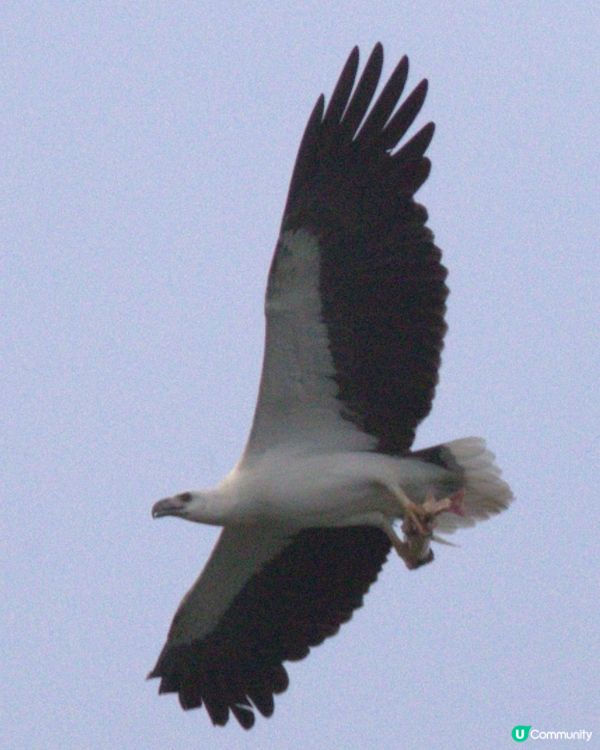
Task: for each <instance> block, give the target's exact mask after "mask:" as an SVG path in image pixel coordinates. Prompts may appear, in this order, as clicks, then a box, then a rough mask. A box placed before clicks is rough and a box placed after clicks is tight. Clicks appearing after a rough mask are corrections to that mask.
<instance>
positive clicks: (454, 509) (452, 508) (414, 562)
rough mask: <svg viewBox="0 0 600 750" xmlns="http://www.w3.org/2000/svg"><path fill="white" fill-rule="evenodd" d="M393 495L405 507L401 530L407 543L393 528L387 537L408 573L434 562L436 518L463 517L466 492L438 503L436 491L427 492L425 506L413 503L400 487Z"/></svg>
mask: <svg viewBox="0 0 600 750" xmlns="http://www.w3.org/2000/svg"><path fill="white" fill-rule="evenodd" d="M394 494H395V495H396V497H397V498H398V500H399V501H400V505H401V506H402V515H403V517H404V520H403V522H402V531H403V532H404V539H405V541H402V540H401V539H400V538H399V537H398V536H397V534H396V533H395V532H394V530H393V529H391V532H392V533H391V534H390V533H389V532H388V536H389V538H390V541H391V542H392V544H393V545H394V549H395V550H396V552H397V553H398V554H399V555H400V557H401V558H402V559H403V560H404V562H405V564H406V567H407V568H408V569H409V570H414V569H415V568H418V567H420V566H421V565H425V564H426V563H428V562H431V561H432V560H433V552H432V550H431V549H430V543H431V539H432V537H433V527H434V519H435V517H436V516H438V515H439V514H440V513H456V514H457V515H459V516H464V514H465V511H464V508H463V500H464V497H465V491H464V490H463V489H461V490H458V491H457V492H454V493H452V494H451V495H449V496H448V497H445V498H442V499H441V500H437V499H436V497H435V495H434V494H433V492H428V493H427V496H426V497H425V500H424V502H423V504H422V505H419V504H418V503H414V502H413V501H412V500H410V498H408V497H407V495H406V494H405V493H404V491H403V490H401V489H400V488H396V490H395V493H394ZM390 528H391V524H390ZM392 534H393V536H392Z"/></svg>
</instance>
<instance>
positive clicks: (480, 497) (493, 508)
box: [435, 437, 513, 533]
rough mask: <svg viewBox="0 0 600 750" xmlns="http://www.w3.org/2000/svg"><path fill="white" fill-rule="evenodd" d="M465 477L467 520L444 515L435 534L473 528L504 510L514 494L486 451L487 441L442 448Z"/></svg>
mask: <svg viewBox="0 0 600 750" xmlns="http://www.w3.org/2000/svg"><path fill="white" fill-rule="evenodd" d="M440 447H443V448H445V449H446V450H447V451H449V453H450V454H451V457H452V461H450V462H449V463H454V462H455V463H456V464H458V466H456V470H457V471H460V473H461V474H462V483H463V488H464V490H465V498H464V504H463V507H464V511H465V515H464V516H458V515H456V514H455V513H442V514H441V515H440V516H438V518H437V519H436V525H435V529H436V531H442V532H445V533H448V532H452V531H455V530H456V529H459V528H464V527H465V526H474V525H475V524H476V523H477V521H483V520H485V519H486V518H489V517H490V516H493V515H496V514H497V513H500V512H501V511H503V510H505V509H506V508H507V507H508V505H509V503H510V502H511V500H512V499H513V494H512V492H511V490H510V487H509V486H508V484H507V483H506V482H505V481H503V480H502V479H501V478H500V474H501V472H500V469H499V468H498V467H497V466H496V464H495V463H494V458H495V456H494V454H493V453H492V452H491V451H489V450H488V449H487V447H486V444H485V440H483V438H478V437H468V438H461V439H460V440H451V441H450V442H449V443H444V444H443V446H440Z"/></svg>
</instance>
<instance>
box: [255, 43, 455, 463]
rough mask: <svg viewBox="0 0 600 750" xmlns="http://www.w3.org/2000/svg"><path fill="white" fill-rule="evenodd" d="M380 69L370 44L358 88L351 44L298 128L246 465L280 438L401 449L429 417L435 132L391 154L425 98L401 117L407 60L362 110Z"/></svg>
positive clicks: (417, 92) (437, 311) (439, 297)
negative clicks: (327, 93)
mask: <svg viewBox="0 0 600 750" xmlns="http://www.w3.org/2000/svg"><path fill="white" fill-rule="evenodd" d="M382 64H383V50H382V47H381V45H380V44H378V45H376V46H375V48H374V50H373V52H372V54H371V56H370V58H369V60H368V62H367V64H366V66H365V69H364V71H363V73H362V75H361V77H360V79H359V81H358V83H357V84H356V86H355V85H354V83H355V78H356V73H357V69H358V49H357V48H355V49H354V50H353V51H352V53H351V55H350V57H349V58H348V61H347V63H346V65H345V67H344V70H343V71H342V74H341V76H340V79H339V81H338V83H337V86H336V88H335V90H334V92H333V95H332V97H331V100H330V102H329V104H328V106H327V109H325V107H324V98H323V97H322V96H321V97H320V98H319V99H318V101H317V104H316V106H315V108H314V110H313V113H312V115H311V117H310V119H309V122H308V125H307V127H306V131H305V133H304V137H303V139H302V143H301V145H300V150H299V153H298V157H297V160H296V165H295V168H294V172H293V176H292V181H291V186H290V191H289V195H288V200H287V204H286V208H285V212H284V216H283V222H282V227H281V234H280V237H279V241H278V245H277V249H276V252H275V256H274V258H273V262H272V266H271V270H270V274H269V282H268V288H267V295H266V316H267V330H266V344H265V354H264V362H263V372H262V380H261V385H260V393H259V398H258V403H257V408H256V413H255V417H254V423H253V426H252V431H251V434H250V438H249V441H248V445H247V448H246V453H245V456H244V458H245V460H246V461H248V462H250V461H251V460H252V457H253V455H256V454H257V453H261V452H262V451H264V450H266V449H268V448H269V447H271V446H273V445H276V444H282V443H294V444H298V443H310V444H311V445H313V447H314V446H315V445H316V446H318V447H319V449H325V450H328V449H329V450H336V449H342V450H352V449H358V450H360V449H368V448H376V449H377V450H379V451H382V452H386V453H394V454H396V453H403V452H405V451H407V450H408V449H409V448H410V446H411V444H412V441H413V439H414V434H415V428H416V426H417V424H418V423H419V422H420V421H421V420H422V419H423V418H424V417H425V416H426V415H427V413H428V412H429V410H430V408H431V402H432V399H433V395H434V389H435V385H436V383H437V378H438V368H439V364H440V352H441V349H442V341H443V336H444V333H445V323H444V312H445V301H446V297H447V294H448V289H447V287H446V285H445V278H446V269H445V268H444V267H443V266H442V264H441V262H440V256H441V253H440V251H439V250H438V248H436V247H435V245H434V244H433V235H432V233H431V232H430V231H429V229H427V228H426V226H425V222H426V220H427V213H426V211H425V209H424V208H423V207H422V206H420V205H419V204H417V203H415V201H414V197H413V196H414V194H415V193H416V191H417V190H418V189H419V188H420V187H421V185H422V184H423V183H424V182H425V180H426V178H427V175H428V174H429V169H430V162H429V160H428V159H427V158H426V157H425V156H424V153H425V150H426V149H427V146H428V145H429V142H430V140H431V138H432V135H433V131H434V126H433V124H432V123H429V124H428V125H425V127H423V128H422V129H421V130H420V131H419V132H418V133H417V134H416V135H415V136H413V137H412V138H411V139H410V140H409V141H408V142H407V143H406V144H405V145H403V146H402V147H401V148H400V149H397V146H398V144H399V142H400V140H401V139H402V138H403V136H404V135H405V133H406V131H407V130H408V128H409V127H410V126H411V124H412V122H413V120H414V119H415V117H416V115H417V114H418V112H419V110H420V109H421V106H422V104H423V101H424V99H425V94H426V91H427V82H426V81H422V82H421V83H420V84H419V85H418V86H417V87H416V88H415V89H414V91H413V92H412V93H411V94H410V96H408V97H407V98H406V99H405V101H404V102H403V103H402V104H401V106H400V107H399V108H397V105H398V101H399V99H400V97H401V94H402V91H403V88H404V84H405V82H406V78H407V74H408V60H407V59H406V58H403V59H402V60H401V61H400V63H399V64H398V66H397V67H396V69H395V70H394V72H393V73H392V75H391V77H390V79H389V80H388V82H387V83H386V85H385V86H384V88H383V90H382V91H381V93H380V95H379V97H378V98H377V100H376V101H375V103H374V104H373V106H372V107H371V109H370V111H369V112H368V114H367V111H368V110H369V106H370V105H371V102H372V100H373V97H374V92H375V89H376V88H377V84H378V81H379V78H380V75H381V69H382Z"/></svg>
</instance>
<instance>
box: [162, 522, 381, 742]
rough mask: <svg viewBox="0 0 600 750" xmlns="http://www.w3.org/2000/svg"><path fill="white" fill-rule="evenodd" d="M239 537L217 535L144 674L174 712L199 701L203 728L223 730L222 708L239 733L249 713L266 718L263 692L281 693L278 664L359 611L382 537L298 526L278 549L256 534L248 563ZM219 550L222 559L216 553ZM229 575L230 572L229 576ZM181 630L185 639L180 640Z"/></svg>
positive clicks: (269, 702) (368, 531)
mask: <svg viewBox="0 0 600 750" xmlns="http://www.w3.org/2000/svg"><path fill="white" fill-rule="evenodd" d="M252 533H253V534H254V533H256V532H252ZM260 533H263V532H260ZM243 534H244V535H245V537H246V539H243V538H242V536H240V532H237V531H232V530H230V529H226V530H225V531H224V532H223V534H222V536H221V538H220V540H219V543H218V545H217V548H216V549H215V552H214V553H213V557H212V558H211V560H210V561H209V563H208V565H207V568H206V570H205V571H204V572H203V573H202V576H201V577H200V579H199V580H198V582H197V583H196V584H195V586H194V589H192V591H191V592H190V594H188V596H187V597H186V599H184V601H183V602H182V605H181V607H180V609H179V610H178V612H177V614H176V615H175V619H174V621H173V625H172V626H171V631H170V633H169V639H168V641H167V643H166V645H165V647H164V649H163V651H162V653H161V655H160V657H159V659H158V662H157V664H156V667H155V668H154V669H153V671H152V672H151V673H150V675H149V677H160V678H161V683H160V692H161V693H169V692H175V693H179V701H180V703H181V705H182V707H183V708H185V709H189V708H197V707H199V706H202V705H204V706H205V708H206V710H207V711H208V713H209V715H210V718H211V720H212V722H213V724H219V725H223V724H226V723H227V721H228V719H229V712H230V711H231V712H232V713H233V715H234V716H235V718H236V719H237V720H238V722H239V723H240V724H241V725H242V726H243V727H244V728H245V729H249V728H250V727H252V725H253V724H254V718H255V717H254V712H253V708H256V709H257V710H258V711H260V713H261V714H262V715H263V716H271V714H272V713H273V710H274V701H273V696H274V695H275V694H277V693H282V692H284V691H285V690H286V688H287V685H288V675H287V672H286V670H285V668H284V666H283V662H284V661H288V660H290V661H294V660H298V659H302V658H304V657H305V656H306V655H307V654H308V652H309V650H310V648H311V647H312V646H317V645H319V644H320V643H322V642H323V641H324V640H325V638H328V637H329V636H332V635H335V633H337V631H338V630H339V628H340V625H341V624H342V623H344V622H347V621H348V620H349V619H350V618H351V617H352V612H353V611H354V610H355V609H357V608H358V607H360V606H361V605H362V601H363V596H364V595H365V594H366V592H367V591H368V589H369V586H370V585H371V583H373V581H374V580H375V579H376V578H377V575H378V573H379V571H380V570H381V566H382V565H383V563H384V562H385V559H386V557H387V554H388V552H389V549H390V543H389V540H388V538H387V536H386V535H385V534H384V533H383V532H382V531H380V530H379V529H375V528H371V527H348V528H328V529H325V528H324V529H305V530H303V531H301V532H299V533H298V534H297V535H295V536H294V537H292V538H291V539H288V540H286V543H285V546H283V547H281V543H280V542H279V541H277V540H274V541H272V540H269V539H268V532H264V534H265V539H260V538H256V539H255V546H256V549H257V550H259V551H258V553H257V554H256V555H255V556H254V557H253V556H252V555H251V554H250V550H251V549H252V541H249V540H248V536H249V533H248V532H243ZM226 535H229V539H225V537H226ZM232 542H234V543H235V542H239V546H241V550H240V549H239V546H238V552H236V551H235V544H234V543H232ZM220 546H223V548H225V554H223V553H220V552H219V547H220ZM278 548H279V552H277V553H276V554H275V555H274V557H272V558H271V559H269V560H268V561H266V562H265V563H264V564H263V566H262V567H257V565H256V562H257V561H259V560H260V559H261V558H262V557H264V553H265V551H266V550H268V549H278ZM228 558H233V559H230V560H228ZM215 560H216V562H215ZM244 562H245V563H246V569H247V573H246V580H245V582H243V584H242V585H241V588H240V589H239V591H238V592H237V593H236V594H235V595H233V596H230V595H231V585H230V583H231V575H232V574H231V570H232V568H235V567H236V566H237V573H239V569H240V567H239V566H240V565H242V566H243V565H244ZM237 573H236V571H234V572H233V577H234V578H235V576H236V574H237ZM240 580H241V579H240ZM195 590H197V591H195ZM209 591H210V593H209V594H208V596H209V597H210V596H212V600H211V605H212V606H216V608H219V607H220V609H221V610H222V611H221V612H220V613H218V612H217V617H216V618H215V621H214V622H213V624H212V625H210V629H209V631H208V632H206V624H207V621H208V619H210V616H211V614H214V613H212V612H209V611H208V609H207V605H206V595H207V592H209ZM228 597H230V598H229V600H228V601H227V599H228ZM217 601H220V602H221V604H220V605H216V602H217ZM198 608H199V609H202V608H203V609H204V614H203V613H202V612H200V611H199V609H198ZM182 623H183V625H182ZM194 627H195V629H196V631H197V632H198V636H197V637H194V632H193V631H194ZM182 633H185V636H184V637H186V638H187V642H181V640H180V639H181V637H182ZM324 700H327V698H326V696H324Z"/></svg>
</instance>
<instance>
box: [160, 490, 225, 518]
mask: <svg viewBox="0 0 600 750" xmlns="http://www.w3.org/2000/svg"><path fill="white" fill-rule="evenodd" d="M224 511H225V508H224V507H223V504H222V501H221V495H220V493H219V492H218V491H215V490H204V491H202V492H182V493H181V494H180V495H173V497H165V498H164V500H159V501H158V502H157V503H154V505H153V506H152V518H161V516H179V518H185V519H187V520H188V521H195V522H196V523H208V524H215V525H216V526H222V525H223V523H225V522H226V520H227V518H226V516H225V515H224Z"/></svg>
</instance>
